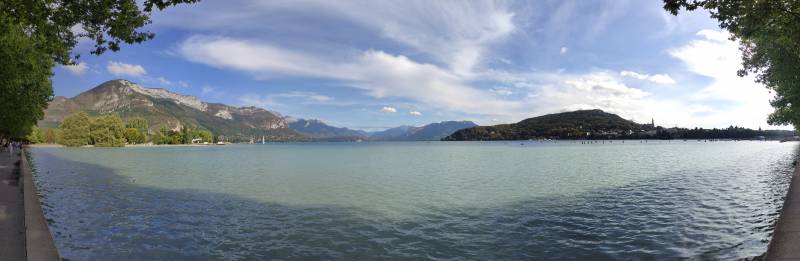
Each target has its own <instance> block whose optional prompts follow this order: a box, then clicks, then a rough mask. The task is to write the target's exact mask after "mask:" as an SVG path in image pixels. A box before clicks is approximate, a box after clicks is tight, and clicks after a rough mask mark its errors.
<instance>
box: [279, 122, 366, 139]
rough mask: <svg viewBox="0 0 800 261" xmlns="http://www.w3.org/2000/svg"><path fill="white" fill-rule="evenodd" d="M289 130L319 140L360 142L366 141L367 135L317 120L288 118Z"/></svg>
mask: <svg viewBox="0 0 800 261" xmlns="http://www.w3.org/2000/svg"><path fill="white" fill-rule="evenodd" d="M286 121H287V122H288V124H289V128H290V129H293V130H295V131H297V132H299V133H300V134H303V135H305V136H307V137H310V138H313V139H318V140H341V141H347V140H359V139H366V137H367V133H366V132H364V131H359V130H351V129H348V128H342V127H333V126H330V125H328V124H326V123H324V122H322V121H320V120H315V119H310V120H307V119H293V118H287V119H286Z"/></svg>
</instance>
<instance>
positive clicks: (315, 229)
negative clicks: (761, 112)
mask: <svg viewBox="0 0 800 261" xmlns="http://www.w3.org/2000/svg"><path fill="white" fill-rule="evenodd" d="M797 149H798V144H797V143H791V142H787V143H778V142H755V141H745V142H742V141H740V142H733V141H727V142H702V141H701V142H698V141H670V142H668V141H647V142H640V141H626V142H625V143H622V142H621V141H614V142H613V143H611V142H608V141H606V142H605V144H603V143H599V144H591V145H586V144H581V142H580V141H577V142H571V141H560V142H557V143H555V142H387V143H370V142H365V143H279V144H266V145H260V144H257V145H231V146H208V147H137V148H109V149H102V148H78V149H70V148H33V149H31V153H30V157H31V159H32V162H33V165H34V172H35V175H36V178H37V179H38V181H37V183H38V186H39V188H40V193H41V194H42V197H43V199H42V204H43V205H44V210H45V212H46V213H45V215H46V216H47V218H48V220H49V221H50V229H51V232H52V233H53V234H54V236H55V240H56V244H57V246H58V248H59V251H60V253H61V254H62V256H64V257H66V258H68V259H70V260H262V259H270V258H278V259H290V260H291V259H342V260H363V259H455V260H474V259H480V260H485V259H504V260H514V259H517V260H518V259H535V260H543V259H554V260H558V259H567V258H571V259H592V260H613V259H663V258H667V259H673V258H675V259H676V258H696V259H725V260H730V259H738V258H747V257H752V256H756V255H760V254H762V253H763V252H764V251H765V250H766V246H767V243H768V242H769V238H770V235H771V232H772V230H773V228H774V223H775V221H776V219H777V217H778V213H779V210H780V207H781V205H782V204H783V197H784V196H785V194H786V190H787V188H788V184H789V181H790V178H791V173H792V170H793V166H792V161H793V160H794V159H795V158H796V156H797Z"/></svg>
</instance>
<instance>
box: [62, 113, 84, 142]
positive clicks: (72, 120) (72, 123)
mask: <svg viewBox="0 0 800 261" xmlns="http://www.w3.org/2000/svg"><path fill="white" fill-rule="evenodd" d="M60 129H61V137H60V138H59V143H61V144H62V145H64V146H68V147H80V146H83V145H89V143H90V142H91V139H90V137H91V136H90V135H91V119H89V115H88V114H86V113H85V112H76V113H73V114H70V115H69V116H67V117H66V118H64V121H63V122H61V126H60Z"/></svg>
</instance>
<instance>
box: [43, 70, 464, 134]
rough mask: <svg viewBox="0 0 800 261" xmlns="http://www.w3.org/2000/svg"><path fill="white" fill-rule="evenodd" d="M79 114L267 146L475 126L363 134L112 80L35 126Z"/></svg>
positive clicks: (57, 107) (52, 107) (53, 107)
mask: <svg viewBox="0 0 800 261" xmlns="http://www.w3.org/2000/svg"><path fill="white" fill-rule="evenodd" d="M77 111H85V112H87V113H89V114H90V115H102V114H109V113H114V114H117V115H119V116H120V117H121V118H122V119H123V120H125V119H128V118H132V117H142V118H145V119H147V121H148V122H149V123H150V126H149V132H151V133H154V132H156V131H158V130H160V129H161V128H166V129H169V130H179V129H181V128H183V127H190V128H201V129H207V130H209V131H211V132H213V133H214V134H216V135H222V136H225V138H226V140H229V141H239V142H243V141H249V140H251V139H256V140H258V139H260V138H261V137H264V138H265V139H266V140H268V141H308V140H327V141H353V140H397V141H399V140H439V139H441V138H443V137H446V136H447V135H449V134H451V133H453V132H455V131H456V130H459V129H461V128H468V127H473V126H477V125H476V124H475V123H472V122H468V121H447V122H441V123H432V124H428V125H425V126H422V127H412V126H401V127H397V128H391V129H387V130H384V131H379V132H365V131H361V130H352V129H348V128H343V127H334V126H330V125H328V124H326V123H324V122H322V121H320V120H315V119H297V118H292V117H285V116H283V115H281V114H280V113H278V112H274V111H269V110H266V109H262V108H258V107H253V106H245V107H235V106H229V105H225V104H221V103H208V102H204V101H201V100H200V99H198V98H197V97H194V96H188V95H180V94H176V93H173V92H170V91H167V90H165V89H159V88H145V87H142V86H140V85H138V84H136V83H133V82H130V81H127V80H111V81H107V82H105V83H102V84H100V85H98V86H97V87H94V88H92V89H90V90H88V91H85V92H83V93H80V94H78V95H77V96H75V97H72V98H67V97H63V96H56V97H54V98H53V100H52V101H51V102H50V104H49V106H48V108H47V110H45V117H44V119H42V120H41V121H39V127H41V128H54V127H58V125H59V124H60V123H61V121H63V120H64V118H65V117H66V116H67V115H69V114H70V113H73V112H77Z"/></svg>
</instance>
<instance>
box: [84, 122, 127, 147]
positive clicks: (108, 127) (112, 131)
mask: <svg viewBox="0 0 800 261" xmlns="http://www.w3.org/2000/svg"><path fill="white" fill-rule="evenodd" d="M91 122H92V124H91V126H92V127H91V138H92V144H94V146H97V147H122V146H125V125H123V124H122V119H120V118H119V116H117V115H104V116H100V117H97V118H95V119H94V120H92V121H91Z"/></svg>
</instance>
